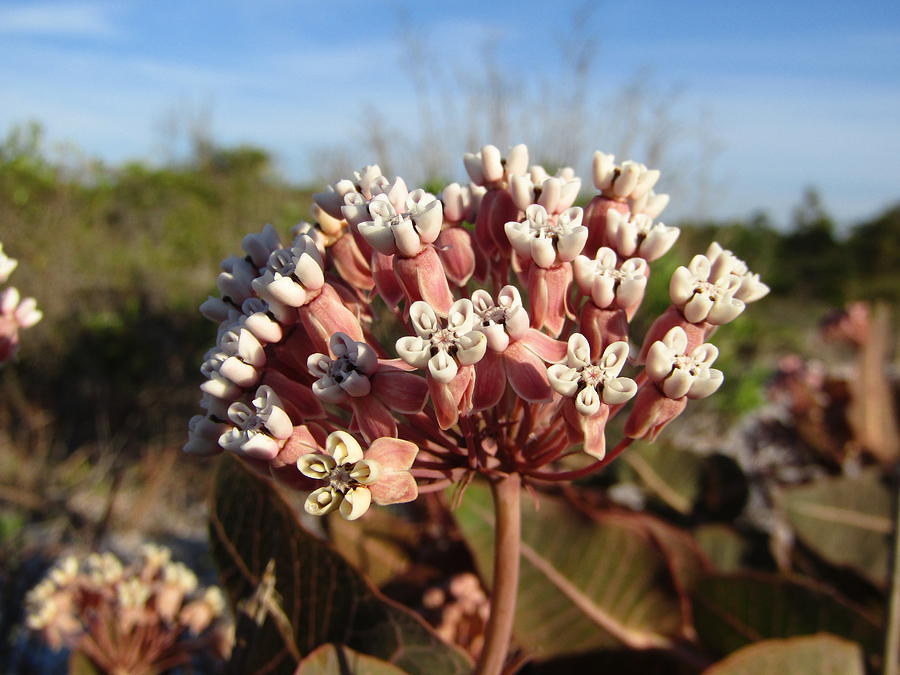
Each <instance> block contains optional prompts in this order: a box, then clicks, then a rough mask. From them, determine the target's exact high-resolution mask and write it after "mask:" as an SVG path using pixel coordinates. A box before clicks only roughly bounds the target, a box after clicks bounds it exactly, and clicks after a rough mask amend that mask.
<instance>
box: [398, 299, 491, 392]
mask: <svg viewBox="0 0 900 675" xmlns="http://www.w3.org/2000/svg"><path fill="white" fill-rule="evenodd" d="M409 318H410V321H411V322H412V325H413V330H415V332H416V335H415V336H407V337H402V338H400V339H399V340H397V344H396V347H397V353H398V354H399V355H400V358H401V359H403V360H404V361H406V362H407V363H408V364H410V365H411V366H415V367H416V368H427V369H428V372H429V373H430V375H431V377H433V378H434V379H435V380H437V381H438V382H442V383H444V384H446V383H448V382H450V381H452V380H453V378H455V377H456V374H457V373H458V372H459V365H466V366H468V365H472V364H475V363H477V362H478V361H480V360H481V359H482V357H483V356H484V352H485V350H486V349H487V338H486V337H485V335H484V333H481V332H479V331H477V330H475V321H476V317H475V310H474V308H473V306H472V302H471V301H470V300H467V299H465V298H464V299H462V300H457V301H456V302H454V303H453V305H451V307H450V311H449V313H448V315H447V327H446V328H442V327H441V322H440V320H439V319H438V317H437V314H436V313H435V311H434V310H433V309H432V308H431V306H430V305H429V304H428V303H427V302H423V301H421V300H418V301H416V302H414V303H413V304H412V306H411V307H410V308H409Z"/></svg>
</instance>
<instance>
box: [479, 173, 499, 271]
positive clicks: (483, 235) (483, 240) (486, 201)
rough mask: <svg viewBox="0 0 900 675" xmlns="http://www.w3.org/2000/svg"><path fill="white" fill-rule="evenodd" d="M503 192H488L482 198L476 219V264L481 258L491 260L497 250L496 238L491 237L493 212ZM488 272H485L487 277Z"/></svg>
mask: <svg viewBox="0 0 900 675" xmlns="http://www.w3.org/2000/svg"><path fill="white" fill-rule="evenodd" d="M500 192H502V190H498V189H493V190H488V191H487V192H486V193H485V195H484V197H482V198H481V205H480V206H479V207H478V215H477V216H476V217H475V256H476V263H477V262H478V258H479V257H481V258H482V259H485V260H490V258H491V255H493V253H494V252H495V251H496V250H497V245H496V244H495V243H494V238H493V236H491V224H490V218H491V211H492V210H493V206H494V201H495V200H496V199H497V195H498V194H499V193H500ZM487 272H488V270H485V275H487Z"/></svg>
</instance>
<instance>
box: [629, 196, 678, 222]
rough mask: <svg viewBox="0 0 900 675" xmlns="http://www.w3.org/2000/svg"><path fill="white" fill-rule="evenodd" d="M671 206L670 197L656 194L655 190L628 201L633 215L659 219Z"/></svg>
mask: <svg viewBox="0 0 900 675" xmlns="http://www.w3.org/2000/svg"><path fill="white" fill-rule="evenodd" d="M668 205H669V195H666V194H656V193H655V192H654V191H653V190H650V192H648V193H646V194H644V195H641V196H640V197H638V198H636V199H629V200H628V208H629V210H630V211H631V212H632V213H635V214H640V215H644V216H649V217H650V218H658V217H659V214H660V213H662V212H663V210H664V209H665V208H666V207H667V206H668Z"/></svg>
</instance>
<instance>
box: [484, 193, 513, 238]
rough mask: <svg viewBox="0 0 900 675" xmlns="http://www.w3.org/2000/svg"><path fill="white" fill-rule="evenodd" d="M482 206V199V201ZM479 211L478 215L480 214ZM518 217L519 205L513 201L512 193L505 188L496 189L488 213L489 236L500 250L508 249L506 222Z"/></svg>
mask: <svg viewBox="0 0 900 675" xmlns="http://www.w3.org/2000/svg"><path fill="white" fill-rule="evenodd" d="M481 204H482V208H484V201H482V203H481ZM480 213H481V212H480V211H479V215H480ZM518 219H519V207H518V206H516V203H515V202H514V201H513V198H512V195H511V194H509V192H507V191H506V190H498V191H497V195H496V196H495V197H494V200H493V202H491V210H490V214H489V221H490V232H491V238H492V239H493V240H494V245H495V246H496V247H497V249H498V250H500V251H506V250H508V249H509V238H508V237H507V236H506V223H508V222H510V221H513V220H518Z"/></svg>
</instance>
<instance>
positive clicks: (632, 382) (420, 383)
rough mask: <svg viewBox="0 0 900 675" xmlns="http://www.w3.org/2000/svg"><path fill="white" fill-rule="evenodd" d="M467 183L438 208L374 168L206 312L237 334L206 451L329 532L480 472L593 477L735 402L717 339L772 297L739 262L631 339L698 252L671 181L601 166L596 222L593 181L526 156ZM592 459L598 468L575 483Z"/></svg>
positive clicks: (476, 158)
mask: <svg viewBox="0 0 900 675" xmlns="http://www.w3.org/2000/svg"><path fill="white" fill-rule="evenodd" d="M464 165H465V168H466V171H467V172H468V174H469V178H470V182H469V183H468V184H466V185H463V184H459V183H452V184H450V185H448V186H447V187H446V188H444V190H443V191H442V192H441V193H440V194H438V195H433V194H430V193H428V192H426V191H425V190H422V189H410V188H409V187H408V186H407V184H406V182H405V181H404V180H403V179H402V178H400V177H393V178H392V177H389V176H385V175H383V174H382V171H381V169H380V168H379V167H378V166H366V167H364V168H363V169H361V170H360V171H359V172H357V173H355V174H354V175H353V176H352V177H349V178H345V179H341V180H338V181H336V182H335V183H333V184H332V185H330V186H328V187H327V188H326V189H325V190H324V191H323V192H320V193H317V194H315V195H313V200H314V204H313V207H312V217H313V222H310V223H306V222H304V223H300V224H299V225H297V226H296V227H295V228H294V229H293V230H292V232H291V236H290V237H285V238H282V237H281V236H279V234H278V233H277V232H276V231H275V229H274V228H273V227H272V226H271V225H267V226H266V227H265V228H263V230H262V231H261V232H258V233H254V234H250V235H247V237H245V239H244V241H243V245H242V246H243V253H242V254H241V255H237V256H234V257H231V258H228V259H227V260H225V261H224V262H223V263H222V271H221V273H220V274H219V277H218V282H217V285H218V288H219V291H220V295H219V296H218V297H210V298H209V299H208V300H207V301H206V302H204V303H203V305H202V306H201V308H200V310H201V312H202V313H203V314H204V315H205V316H207V317H208V318H210V319H212V320H213V321H215V322H217V323H218V325H219V329H218V337H217V341H216V346H215V347H214V348H213V349H211V350H210V351H209V352H208V353H207V355H206V358H205V360H204V363H203V365H202V368H201V371H202V373H203V375H204V376H205V378H206V381H205V382H204V383H203V384H202V385H201V390H202V392H203V394H202V399H201V405H202V407H203V408H204V412H203V414H200V415H196V416H195V417H193V418H192V419H191V422H190V425H189V439H188V442H187V444H186V445H185V448H184V449H185V451H186V452H188V453H191V454H195V455H213V454H217V453H219V452H221V451H223V450H225V451H228V452H232V453H235V454H236V455H238V456H240V457H242V458H243V459H244V460H245V461H246V462H247V463H249V464H250V465H251V466H253V467H254V468H256V469H257V470H259V471H260V472H263V473H265V474H267V475H271V476H274V477H275V478H277V479H279V480H281V481H282V482H284V483H286V484H287V485H289V486H291V487H294V488H297V489H301V490H309V491H310V495H309V498H308V499H307V501H306V510H307V511H309V512H310V513H313V514H320V515H321V514H325V513H329V512H331V511H338V512H339V513H341V514H342V515H343V516H344V517H346V518H350V519H353V518H358V517H359V516H361V515H362V514H363V513H364V512H365V511H366V510H367V509H368V507H369V505H370V504H371V503H372V502H375V503H377V504H391V503H400V502H406V501H410V500H412V499H415V498H416V496H417V495H418V494H419V493H421V492H424V491H432V490H438V489H441V488H443V487H444V486H446V485H448V484H449V483H451V482H454V481H458V480H461V479H463V478H465V477H466V476H467V475H469V474H471V473H481V474H486V475H495V476H498V475H504V474H509V473H517V474H519V475H520V476H522V478H523V480H524V481H526V482H529V481H539V480H543V481H551V480H564V479H567V478H570V477H572V476H573V475H576V474H577V475H583V474H584V473H587V472H590V471H593V470H596V469H598V468H600V467H601V466H603V465H604V464H605V463H606V462H608V461H610V460H611V459H613V458H614V457H615V456H616V455H617V454H618V453H619V452H621V451H622V450H623V449H624V448H625V447H627V445H628V444H629V443H630V442H631V440H632V439H635V438H644V439H648V440H652V439H653V438H655V437H656V435H657V434H658V433H659V432H660V431H661V430H662V429H663V427H665V426H666V425H667V424H668V423H669V422H670V421H671V420H672V419H674V418H675V417H676V416H677V415H678V414H680V413H681V412H682V411H683V410H684V408H685V406H686V405H687V402H688V400H691V399H696V398H703V397H705V396H708V395H710V394H712V393H713V392H714V391H715V390H716V389H717V388H718V387H719V386H720V385H721V383H722V379H723V375H722V373H721V372H720V371H718V370H716V369H715V368H712V367H711V366H712V364H713V362H714V361H715V358H716V355H717V351H716V349H715V347H713V346H712V345H709V344H706V340H707V339H708V338H709V337H710V336H711V335H712V333H713V331H714V330H715V329H716V328H717V327H718V326H720V325H722V324H724V323H728V322H729V321H732V320H733V319H734V318H736V317H737V316H738V315H739V314H740V313H741V312H742V311H743V310H744V308H745V306H746V305H747V304H748V303H750V302H753V301H755V300H758V299H759V298H761V297H762V296H764V295H765V294H766V293H767V292H768V288H767V287H766V286H765V285H764V284H763V283H762V282H761V281H760V280H759V277H758V275H755V274H753V273H752V272H750V270H749V269H748V268H747V265H746V264H745V263H744V262H743V261H741V260H740V259H738V258H737V257H736V256H735V255H734V254H733V253H731V252H730V251H727V250H724V249H723V248H722V247H721V246H719V245H718V244H713V245H711V246H710V247H709V249H708V250H707V251H706V253H705V255H698V256H696V257H694V258H693V260H691V261H690V263H689V264H688V265H687V266H685V267H679V268H678V269H677V270H676V272H675V274H674V275H673V277H672V279H671V283H670V296H671V301H672V304H671V306H670V308H669V309H668V310H667V311H666V312H664V313H663V314H662V316H660V317H658V318H657V319H656V321H655V322H654V323H653V326H652V328H651V329H650V331H649V333H648V335H647V336H646V337H645V338H644V339H643V341H638V339H637V336H635V335H632V334H631V332H630V323H631V320H632V318H633V317H634V315H635V313H636V312H637V311H638V310H639V308H640V306H641V303H642V300H643V297H644V292H645V290H646V287H647V279H648V278H649V276H650V274H651V263H653V262H654V261H655V260H657V259H658V258H660V257H661V256H663V255H665V254H666V252H667V251H668V250H669V249H670V248H671V247H672V245H673V244H674V242H675V241H676V239H677V238H678V235H679V230H678V228H675V227H670V226H667V225H665V224H663V223H661V222H656V218H657V217H658V216H659V214H660V213H661V212H662V210H663V209H664V208H665V206H666V204H667V203H668V201H669V198H668V196H667V195H664V194H657V193H655V192H654V187H655V186H656V183H657V181H658V180H659V178H660V173H659V171H657V170H654V169H649V168H647V167H646V166H644V165H643V164H639V163H637V162H631V161H626V162H623V163H621V164H617V163H616V161H615V157H613V156H612V155H608V154H605V153H602V152H597V153H596V154H595V156H594V165H593V183H594V187H595V188H596V191H597V192H596V193H595V195H594V196H593V197H592V198H591V199H590V201H589V202H588V204H587V206H586V207H585V208H582V207H580V206H576V205H575V203H576V200H577V199H578V196H579V193H580V191H581V187H582V182H581V179H580V178H578V177H577V176H575V174H574V171H573V170H572V169H569V168H563V169H561V170H560V171H558V172H557V173H556V174H555V175H552V176H551V175H550V174H549V173H548V172H547V171H546V170H545V169H543V168H542V167H540V166H529V162H528V149H527V148H526V147H525V146H524V145H517V146H515V147H513V148H511V149H510V150H509V152H508V153H507V155H506V156H505V157H504V156H503V155H502V153H501V152H500V150H499V149H498V148H496V147H494V146H491V145H487V146H485V147H483V148H482V149H481V150H480V151H479V152H477V153H471V154H467V155H465V157H464ZM640 368H643V370H639V369H640ZM632 401H633V402H634V405H633V406H632V407H631V412H630V414H629V416H628V418H627V420H626V424H625V434H626V437H625V438H623V439H622V440H621V441H620V442H618V443H617V444H616V445H615V446H613V449H612V450H608V449H607V448H608V446H607V440H606V427H607V424H608V422H609V420H610V419H612V418H613V417H614V416H615V415H617V414H618V413H619V412H620V411H621V410H623V409H624V407H625V406H627V405H629V404H630V403H631V402H632ZM577 454H586V455H587V456H588V457H589V460H588V462H589V463H588V464H587V465H586V466H585V467H584V469H582V470H579V471H576V472H575V474H573V472H572V471H569V472H560V471H556V470H554V466H555V464H556V463H557V462H558V461H559V460H560V459H562V458H564V457H567V456H569V455H577Z"/></svg>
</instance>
